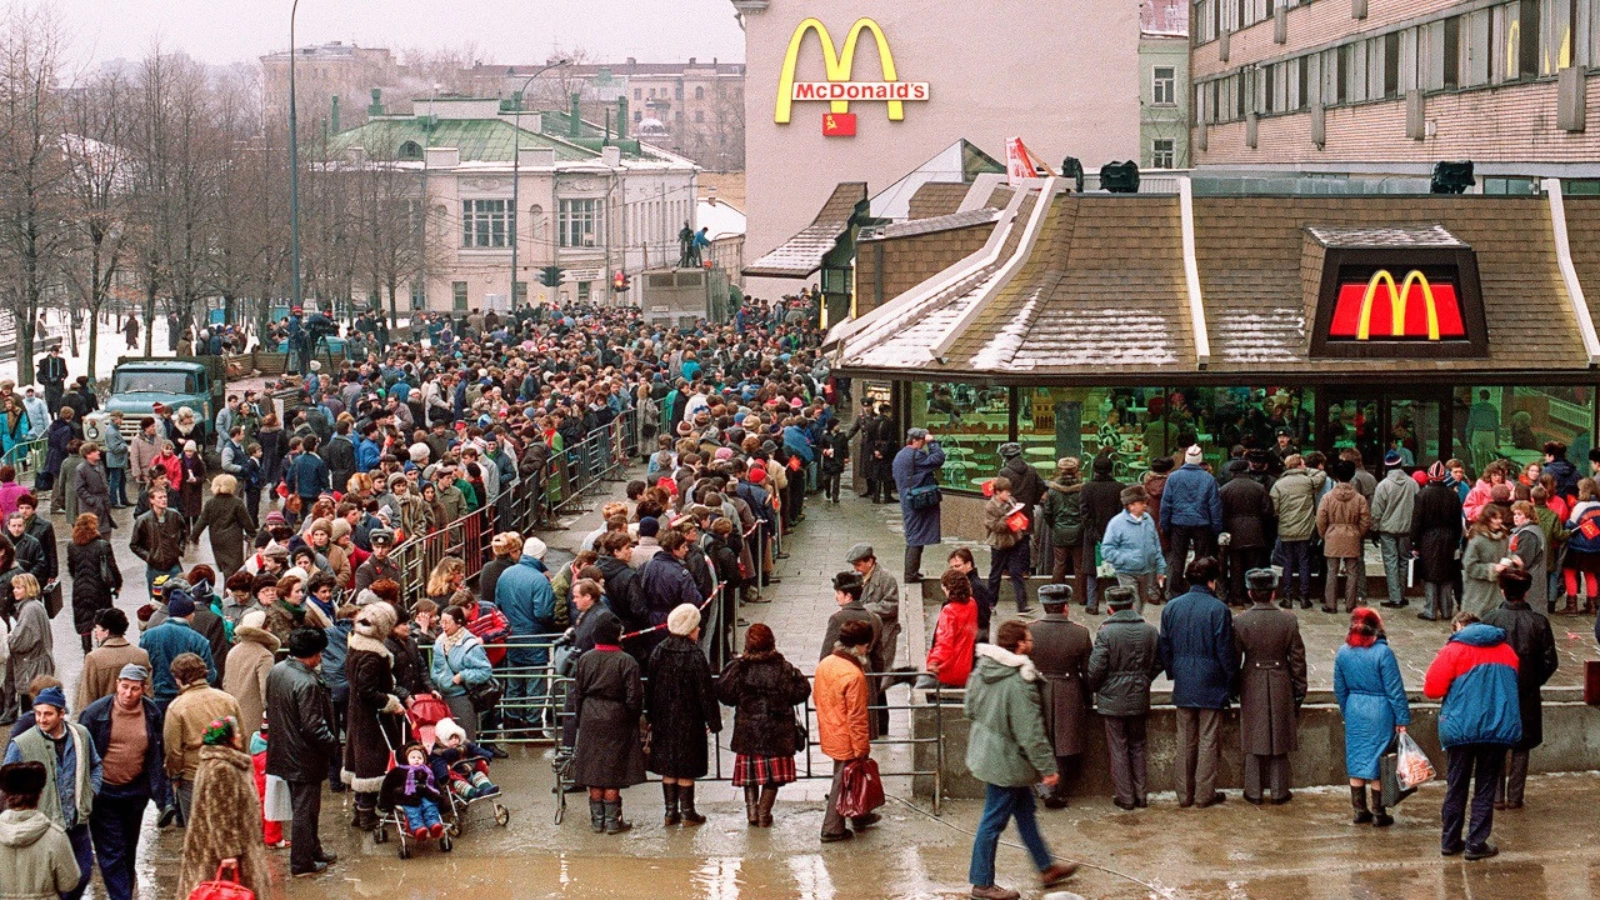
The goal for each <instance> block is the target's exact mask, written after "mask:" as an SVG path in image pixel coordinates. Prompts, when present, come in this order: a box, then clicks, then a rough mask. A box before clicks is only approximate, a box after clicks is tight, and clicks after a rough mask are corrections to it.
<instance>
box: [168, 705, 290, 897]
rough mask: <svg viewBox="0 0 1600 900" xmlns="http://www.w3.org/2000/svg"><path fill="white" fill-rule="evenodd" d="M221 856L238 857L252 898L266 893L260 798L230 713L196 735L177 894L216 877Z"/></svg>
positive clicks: (241, 877)
mask: <svg viewBox="0 0 1600 900" xmlns="http://www.w3.org/2000/svg"><path fill="white" fill-rule="evenodd" d="M225 859H237V860H238V861H239V883H240V884H242V885H244V886H245V887H247V888H249V889H250V890H252V891H255V894H256V896H257V897H266V896H268V892H269V890H270V888H271V882H270V880H269V877H268V875H267V858H266V852H265V851H264V850H263V846H262V841H261V800H260V799H259V798H257V797H256V786H255V782H254V780H253V776H252V764H251V759H250V754H248V753H246V752H244V738H243V736H242V735H241V733H240V731H239V722H238V720H237V719H235V718H233V717H232V716H228V717H226V718H223V719H218V720H216V721H214V722H212V723H211V726H210V727H209V728H207V729H206V732H205V736H204V737H203V738H202V739H201V747H200V769H199V771H198V772H197V773H196V774H195V779H194V800H193V801H192V805H191V806H190V807H189V827H188V828H186V829H185V830H184V837H183V867H182V868H181V869H180V870H179V872H178V896H179V897H187V896H189V895H190V894H191V893H193V892H194V889H195V888H196V887H197V886H198V885H199V884H200V883H201V882H203V881H210V880H211V879H213V878H216V877H217V867H218V866H220V865H221V864H222V861H223V860H225Z"/></svg>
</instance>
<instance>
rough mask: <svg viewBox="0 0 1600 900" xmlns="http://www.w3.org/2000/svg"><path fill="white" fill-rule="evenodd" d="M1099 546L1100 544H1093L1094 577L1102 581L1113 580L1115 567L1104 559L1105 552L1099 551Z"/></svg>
mask: <svg viewBox="0 0 1600 900" xmlns="http://www.w3.org/2000/svg"><path fill="white" fill-rule="evenodd" d="M1100 546H1101V545H1100V544H1095V545H1094V577H1096V578H1098V579H1100V580H1102V581H1115V580H1116V578H1117V567H1116V566H1113V565H1112V564H1111V563H1110V562H1108V561H1107V560H1106V558H1105V554H1103V553H1101V552H1100Z"/></svg>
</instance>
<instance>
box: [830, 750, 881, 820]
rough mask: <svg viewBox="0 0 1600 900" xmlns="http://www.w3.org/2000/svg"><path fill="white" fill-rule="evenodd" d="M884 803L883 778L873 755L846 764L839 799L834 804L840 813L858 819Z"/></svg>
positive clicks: (841, 779)
mask: <svg viewBox="0 0 1600 900" xmlns="http://www.w3.org/2000/svg"><path fill="white" fill-rule="evenodd" d="M882 805H883V779H882V778H881V777H879V775H878V763H877V761H876V760H874V759H873V758H872V757H870V756H868V757H866V758H864V759H853V760H851V761H849V762H847V763H845V764H844V774H843V775H842V776H841V778H840V784H839V800H838V802H837V803H836V804H834V806H835V808H836V809H837V810H838V811H839V815H841V816H844V817H845V818H846V819H858V818H860V817H862V816H864V815H866V814H867V813H870V812H872V811H873V810H875V809H877V808H878V807H880V806H882Z"/></svg>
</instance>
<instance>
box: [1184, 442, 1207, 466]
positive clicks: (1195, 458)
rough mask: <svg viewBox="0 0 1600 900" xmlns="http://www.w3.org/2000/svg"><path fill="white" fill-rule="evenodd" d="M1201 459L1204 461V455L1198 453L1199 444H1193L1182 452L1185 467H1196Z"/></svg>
mask: <svg viewBox="0 0 1600 900" xmlns="http://www.w3.org/2000/svg"><path fill="white" fill-rule="evenodd" d="M1203 459H1205V454H1204V453H1202V452H1201V451H1200V445H1199V444H1195V445H1193V446H1191V447H1190V448H1189V449H1187V450H1185V451H1183V462H1184V464H1185V465H1190V466H1198V465H1200V462H1201V460H1203Z"/></svg>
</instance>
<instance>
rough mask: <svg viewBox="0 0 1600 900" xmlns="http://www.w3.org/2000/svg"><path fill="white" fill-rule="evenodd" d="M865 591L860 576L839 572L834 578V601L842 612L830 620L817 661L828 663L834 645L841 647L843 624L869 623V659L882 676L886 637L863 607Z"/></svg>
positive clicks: (873, 616) (874, 617)
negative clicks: (870, 629) (840, 631)
mask: <svg viewBox="0 0 1600 900" xmlns="http://www.w3.org/2000/svg"><path fill="white" fill-rule="evenodd" d="M864 588H865V583H864V582H863V581H862V580H861V576H860V575H859V574H858V573H855V572H840V573H839V574H837V575H835V576H833V599H834V602H835V603H837V604H839V611H838V612H836V613H834V614H833V615H831V616H829V617H828V628H827V630H826V631H824V632H823V636H822V652H821V653H819V654H817V659H818V660H824V659H827V658H828V655H829V654H830V653H832V652H833V649H834V647H833V645H834V644H837V643H839V629H840V628H843V627H844V623H846V622H851V621H858V622H866V623H867V624H868V625H870V626H872V643H871V644H868V645H867V658H868V659H869V660H871V661H872V671H874V672H882V671H883V649H882V647H880V646H879V644H880V643H881V642H880V641H879V638H880V637H882V635H883V621H882V620H881V619H879V618H878V617H877V616H876V615H874V614H873V613H872V612H870V611H869V610H868V609H867V608H866V607H865V606H862V605H861V592H862V590H863V589H864ZM871 682H872V679H868V683H869V684H870V683H871Z"/></svg>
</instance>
